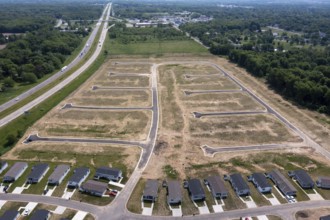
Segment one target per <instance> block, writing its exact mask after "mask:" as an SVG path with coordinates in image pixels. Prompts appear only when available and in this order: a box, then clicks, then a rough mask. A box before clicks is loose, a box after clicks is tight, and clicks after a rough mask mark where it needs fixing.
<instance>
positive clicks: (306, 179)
mask: <svg viewBox="0 0 330 220" xmlns="http://www.w3.org/2000/svg"><path fill="white" fill-rule="evenodd" d="M293 173H294V175H295V176H296V178H297V179H298V181H301V182H302V184H306V185H310V186H314V181H313V180H312V178H311V177H310V176H309V175H308V173H307V172H306V171H305V170H295V171H293Z"/></svg>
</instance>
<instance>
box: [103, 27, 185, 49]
mask: <svg viewBox="0 0 330 220" xmlns="http://www.w3.org/2000/svg"><path fill="white" fill-rule="evenodd" d="M109 37H110V39H117V40H118V41H119V42H120V43H122V44H129V43H139V42H147V41H148V42H159V41H165V40H182V39H185V38H186V36H185V34H184V33H183V32H180V31H177V30H175V29H174V28H172V27H170V26H167V25H158V26H157V27H145V28H127V27H126V25H125V23H116V25H115V26H114V28H112V29H111V31H110V32H109Z"/></svg>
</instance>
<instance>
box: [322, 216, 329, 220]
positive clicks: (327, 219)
mask: <svg viewBox="0 0 330 220" xmlns="http://www.w3.org/2000/svg"><path fill="white" fill-rule="evenodd" d="M320 220H330V215H326V216H321V217H320Z"/></svg>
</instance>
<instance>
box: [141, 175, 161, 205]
mask: <svg viewBox="0 0 330 220" xmlns="http://www.w3.org/2000/svg"><path fill="white" fill-rule="evenodd" d="M157 197H158V181H157V180H151V179H148V180H147V182H146V185H145V187H144V190H143V196H142V200H143V201H146V202H155V201H156V200H157Z"/></svg>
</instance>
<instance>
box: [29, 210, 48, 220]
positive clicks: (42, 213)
mask: <svg viewBox="0 0 330 220" xmlns="http://www.w3.org/2000/svg"><path fill="white" fill-rule="evenodd" d="M49 213H50V212H49V211H48V210H46V209H38V210H37V211H35V213H34V214H33V215H32V217H31V218H30V220H44V219H47V217H48V215H49Z"/></svg>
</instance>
